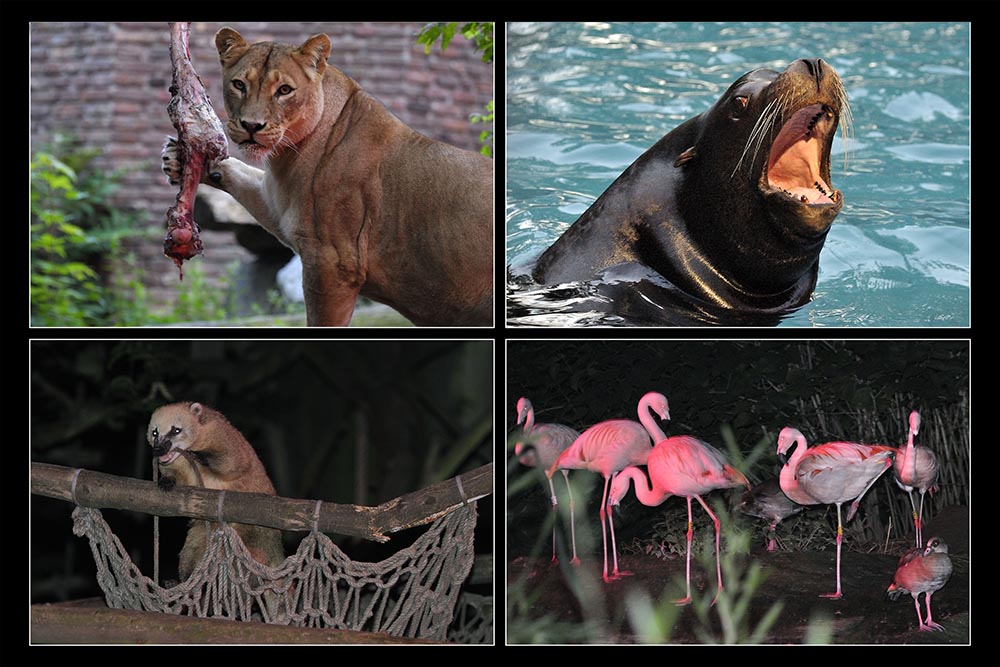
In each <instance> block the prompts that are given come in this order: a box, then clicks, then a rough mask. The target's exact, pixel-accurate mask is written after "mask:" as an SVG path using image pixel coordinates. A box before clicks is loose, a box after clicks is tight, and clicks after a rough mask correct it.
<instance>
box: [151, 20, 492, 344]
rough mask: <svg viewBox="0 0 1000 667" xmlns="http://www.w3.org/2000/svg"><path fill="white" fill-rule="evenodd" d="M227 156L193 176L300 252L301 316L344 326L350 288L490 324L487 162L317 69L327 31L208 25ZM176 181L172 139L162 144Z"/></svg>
mask: <svg viewBox="0 0 1000 667" xmlns="http://www.w3.org/2000/svg"><path fill="white" fill-rule="evenodd" d="M215 45H216V47H217V48H218V50H219V60H220V61H221V63H222V76H223V91H224V97H225V106H226V113H227V114H228V116H229V118H228V121H227V122H226V124H225V127H226V133H227V134H228V135H229V138H230V139H231V140H232V141H233V142H234V143H236V144H237V145H238V146H239V147H240V149H241V151H242V152H243V154H244V155H245V156H246V157H247V158H248V159H249V160H251V161H254V162H257V163H263V164H264V167H265V168H264V170H263V171H262V170H260V169H257V168H255V167H252V166H249V165H247V164H245V163H244V162H241V161H240V160H237V159H236V158H232V157H229V158H226V159H225V160H222V161H221V162H219V163H217V164H215V165H210V166H209V168H208V169H206V172H205V173H206V176H205V177H203V182H205V183H207V184H209V185H212V186H214V187H216V188H219V189H221V190H224V191H226V192H228V193H229V194H231V195H232V196H233V197H235V198H236V200H237V201H239V202H240V203H241V204H242V205H243V206H244V207H245V208H246V209H247V210H248V211H249V212H250V214H251V215H253V216H254V218H256V219H257V221H258V222H259V223H260V224H261V226H263V227H264V228H265V229H266V230H268V231H269V232H270V233H271V234H273V235H274V236H275V237H277V238H278V239H279V240H280V241H281V242H282V243H284V244H285V245H287V246H289V247H290V248H292V250H294V251H295V252H296V253H297V254H298V255H299V256H300V257H301V258H302V286H303V291H304V293H305V302H306V321H307V324H309V325H310V326H315V325H320V326H346V325H347V324H348V323H349V322H350V320H351V315H352V313H353V312H354V304H355V301H356V299H357V296H358V294H362V295H364V296H367V297H369V298H371V299H374V300H376V301H380V302H382V303H385V304H388V305H390V306H392V307H393V308H395V309H396V310H398V311H399V312H400V313H402V314H403V315H404V316H405V317H406V318H408V319H409V320H410V321H412V322H413V323H414V324H417V325H446V326H448V325H454V326H458V325H490V324H491V323H492V318H493V232H492V222H493V161H492V160H491V159H489V158H487V157H484V156H482V155H479V154H477V153H473V152H470V151H465V150H461V149H459V148H455V147H453V146H449V145H447V144H444V143H441V142H438V141H434V140H432V139H428V138H427V137H425V136H423V135H421V134H419V133H417V132H416V131H414V130H412V129H411V128H409V127H408V126H407V125H405V124H404V123H403V122H402V121H400V120H399V119H398V118H396V117H395V116H393V115H392V114H391V113H390V112H389V111H388V110H386V108H385V107H384V106H382V104H381V103H380V102H379V101H378V100H376V99H375V98H374V97H372V96H371V95H369V94H368V93H366V92H365V91H364V90H362V89H361V87H360V86H359V85H358V83H357V82H356V81H354V80H353V79H351V78H350V77H349V76H347V75H346V74H344V73H343V72H341V71H340V70H338V69H337V68H335V67H333V66H331V65H328V64H327V62H326V59H327V57H328V56H329V55H330V38H329V37H327V36H326V35H323V34H319V35H313V36H312V37H310V38H309V39H307V40H306V41H305V42H304V43H303V44H302V45H301V46H298V47H296V46H292V45H286V44H277V43H274V42H257V43H255V44H247V42H246V41H245V40H244V39H243V37H242V36H240V34H239V33H238V32H236V31H235V30H233V29H232V28H228V27H227V28H222V29H221V30H219V32H218V33H216V35H215ZM163 157H164V172H166V173H167V175H168V176H169V177H170V178H171V182H175V181H177V180H178V178H179V174H180V165H179V163H178V161H177V160H178V156H177V150H176V144H175V143H174V142H171V141H170V140H169V139H168V141H167V143H166V144H165V146H164V151H163Z"/></svg>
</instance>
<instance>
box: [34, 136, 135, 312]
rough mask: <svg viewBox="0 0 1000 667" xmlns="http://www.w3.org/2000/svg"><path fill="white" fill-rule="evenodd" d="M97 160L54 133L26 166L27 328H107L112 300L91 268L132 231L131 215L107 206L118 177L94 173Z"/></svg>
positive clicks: (96, 268)
mask: <svg viewBox="0 0 1000 667" xmlns="http://www.w3.org/2000/svg"><path fill="white" fill-rule="evenodd" d="M97 155H98V151H97V150H95V149H85V148H81V147H80V146H79V145H77V144H76V143H75V142H74V141H73V139H71V138H70V137H68V136H66V135H58V134H57V135H56V136H55V138H54V140H53V141H52V143H51V144H49V145H48V146H46V147H45V149H44V150H41V151H39V152H36V153H35V154H34V156H33V157H32V159H31V162H30V164H29V190H30V196H29V202H30V220H29V229H30V241H29V249H30V256H31V277H30V298H31V323H32V325H35V326H94V325H106V324H109V323H112V321H111V320H112V317H111V312H112V305H113V302H114V296H113V294H112V293H111V291H110V290H109V289H108V287H107V286H106V285H105V284H104V282H103V280H102V278H101V273H100V271H99V269H100V266H101V264H102V262H103V261H104V259H105V258H106V257H108V256H110V255H113V254H114V253H115V252H116V251H117V250H118V248H119V247H120V244H121V241H122V239H124V238H126V237H128V236H132V235H135V234H137V233H139V232H138V230H137V229H136V226H135V216H134V215H132V214H130V213H126V212H124V211H122V210H121V209H118V208H115V207H113V206H111V205H110V204H109V203H108V202H109V199H110V197H111V196H112V195H113V194H114V192H115V191H116V189H117V188H118V181H119V180H120V176H121V175H120V173H117V172H116V173H111V174H105V173H104V172H103V171H101V170H99V169H96V168H94V167H93V164H92V162H93V160H94V158H95V157H96V156H97Z"/></svg>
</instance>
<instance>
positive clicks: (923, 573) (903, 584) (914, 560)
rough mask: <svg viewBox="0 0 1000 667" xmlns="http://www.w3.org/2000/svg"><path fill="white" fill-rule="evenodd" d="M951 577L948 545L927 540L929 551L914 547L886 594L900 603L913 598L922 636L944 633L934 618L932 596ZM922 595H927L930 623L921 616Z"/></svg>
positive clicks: (939, 541)
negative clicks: (907, 596)
mask: <svg viewBox="0 0 1000 667" xmlns="http://www.w3.org/2000/svg"><path fill="white" fill-rule="evenodd" d="M949 577H951V558H950V557H949V556H948V545H947V544H945V543H944V542H943V541H942V540H941V538H938V537H932V538H931V539H929V540H927V547H926V548H924V549H921V548H920V547H914V548H913V549H910V550H909V551H907V552H906V553H905V554H903V557H902V558H900V559H899V566H898V567H897V568H896V575H895V576H894V577H893V578H892V583H891V584H890V585H889V588H888V590H886V593H887V594H888V596H889V598H890V599H892V600H898V599H899V598H900V596H902V595H903V594H904V593H909V594H910V595H911V596H912V597H913V606H914V607H915V608H916V610H917V621H919V623H920V626H919V629H920V632H926V631H928V630H944V627H943V626H941V625H938V624H937V623H935V622H934V619H933V618H931V595H933V594H934V593H935V592H937V591H938V590H940V589H941V588H943V587H944V585H945V584H946V583H947V582H948V578H949ZM921 593H926V594H927V595H926V596H925V597H924V601H925V602H926V604H927V620H926V621H924V619H923V618H922V617H921V616H920V601H919V597H920V594H921Z"/></svg>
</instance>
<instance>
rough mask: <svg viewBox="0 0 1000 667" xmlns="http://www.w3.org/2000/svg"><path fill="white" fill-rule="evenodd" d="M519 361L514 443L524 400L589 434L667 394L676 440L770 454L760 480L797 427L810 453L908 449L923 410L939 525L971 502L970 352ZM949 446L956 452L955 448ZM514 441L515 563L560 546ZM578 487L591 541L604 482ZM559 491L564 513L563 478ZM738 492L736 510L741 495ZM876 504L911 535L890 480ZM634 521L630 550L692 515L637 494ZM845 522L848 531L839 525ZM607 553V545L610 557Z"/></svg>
mask: <svg viewBox="0 0 1000 667" xmlns="http://www.w3.org/2000/svg"><path fill="white" fill-rule="evenodd" d="M507 357H508V361H507V369H508V370H507V373H508V375H507V396H506V401H505V420H506V428H507V431H508V433H509V432H510V431H511V430H512V429H514V428H515V424H516V419H517V416H516V413H515V406H516V403H517V399H518V398H519V397H520V396H527V397H528V398H530V399H531V401H532V403H533V404H534V408H535V418H536V420H537V421H538V422H539V423H541V422H557V423H562V424H566V425H568V426H571V427H573V428H576V429H577V430H579V431H581V432H582V431H583V430H584V429H585V428H587V427H588V426H590V425H592V424H594V423H596V422H599V421H603V420H605V419H613V418H628V419H633V420H634V419H637V414H636V407H637V404H638V401H639V399H640V398H641V397H642V395H643V394H644V393H646V392H647V391H659V392H661V393H663V394H664V395H666V397H667V399H668V401H669V404H670V416H671V421H669V422H664V423H661V426H662V428H663V429H664V431H665V432H666V434H667V435H668V436H671V435H681V434H690V435H694V436H696V437H698V438H700V439H702V440H705V441H706V442H708V443H710V444H712V445H714V446H715V447H717V448H719V449H720V450H723V451H726V443H727V441H729V442H731V443H732V445H733V446H735V447H737V448H738V449H739V450H740V452H742V453H743V454H747V453H749V452H751V451H752V450H753V449H754V448H755V447H759V448H765V447H766V449H767V451H766V452H765V453H763V454H762V455H761V456H760V457H759V459H758V460H757V462H756V463H755V464H754V465H753V466H752V467H750V468H747V469H743V470H742V471H743V472H744V473H745V474H746V475H747V476H748V477H749V478H750V479H751V481H752V482H754V483H756V482H759V481H761V480H762V479H765V478H768V477H773V476H776V475H777V473H778V471H779V469H780V468H779V464H778V460H777V457H776V455H775V454H774V452H775V450H776V443H777V435H778V432H779V431H780V430H781V429H782V428H783V427H785V426H795V427H797V428H798V429H799V430H801V431H802V432H803V434H804V435H805V437H806V440H807V442H808V443H809V444H810V445H813V444H818V443H822V442H829V441H832V440H852V441H855V442H863V443H878V444H887V445H892V446H899V445H902V444H905V442H906V433H907V424H908V421H907V418H908V415H909V412H910V410H912V409H918V410H920V411H921V416H922V418H923V425H922V427H921V434H922V436H923V439H921V438H920V437H918V439H917V444H922V445H925V446H928V447H931V448H932V449H935V450H936V453H937V455H938V457H939V459H941V462H942V470H943V472H942V487H943V488H942V490H941V492H940V493H939V494H938V495H936V496H935V497H934V498H933V499H932V497H931V496H928V497H927V502H928V503H929V508H930V511H931V513H932V514H931V516H933V511H934V509H935V505H938V506H943V505H944V504H960V505H968V504H969V477H970V459H969V454H970V452H969V441H970V436H969V422H968V412H969V368H970V365H969V364H970V359H969V342H968V341H964V340H954V341H953V340H877V341H875V340H846V341H845V340H828V341H784V340H765V341H739V340H732V341H725V340H723V341H690V340H668V341H663V340H660V341H656V340H641V341H625V340H621V341H548V340H534V341H509V342H508V344H507ZM932 436H933V437H932ZM934 438H938V439H939V440H940V441H938V442H936V441H935V440H934ZM945 440H947V442H948V443H949V445H950V447H951V449H950V450H945V449H944V441H945ZM764 441H766V442H764ZM512 443H513V441H512V440H509V442H508V450H507V455H506V458H507V463H506V465H507V483H508V488H509V489H510V490H509V491H508V497H507V554H508V558H509V559H512V558H516V557H517V556H520V555H526V554H527V553H529V552H530V551H531V550H532V549H535V550H540V554H539V555H542V556H544V555H545V554H547V553H549V551H547V550H548V549H551V547H550V546H548V545H549V544H550V543H549V542H548V540H549V539H551V538H548V537H546V535H548V533H546V534H544V535H543V534H540V531H541V530H542V526H543V522H544V521H545V520H546V517H547V513H549V512H550V507H549V505H548V501H547V498H548V495H549V492H548V488H547V486H545V485H544V483H543V480H542V478H541V477H538V478H537V482H538V483H530V482H528V481H526V480H524V479H522V478H523V477H525V476H532V477H534V476H537V473H536V472H535V471H533V470H530V469H526V468H524V467H523V466H520V465H519V464H518V463H517V460H516V459H515V457H514V456H513V451H512V447H513V444H512ZM570 478H571V479H573V480H578V482H579V483H580V484H590V486H589V487H585V494H584V495H583V497H582V498H581V497H579V496H578V497H577V498H576V506H577V509H576V525H577V531H578V535H577V537H578V541H579V537H580V535H579V531H580V530H581V527H580V526H581V524H582V523H588V524H592V525H591V530H596V529H597V526H598V525H599V524H598V504H599V501H600V496H601V488H602V484H603V479H602V478H601V476H600V475H598V474H596V473H587V472H584V471H581V472H573V473H571V475H570ZM553 481H554V482H555V484H556V486H555V489H556V494H557V496H559V497H560V502H565V496H564V494H565V486H564V483H563V481H562V479H561V476H556V477H554V478H553ZM578 482H574V485H575V484H577V483H578ZM586 489H589V493H586ZM731 495H732V496H733V498H732V500H734V501H735V499H736V498H738V496H739V494H738V493H736V492H733V493H732V494H731ZM869 496H870V497H869ZM588 501H589V502H588ZM865 502H866V503H870V504H871V505H873V508H872V511H871V514H872V518H873V519H875V518H876V514H877V513H878V512H881V513H883V514H884V513H887V512H888V510H889V508H888V507H886V505H889V504H891V505H892V509H893V511H895V512H896V514H897V515H900V516H902V517H904V518H903V519H900V521H901V522H902V523H899V522H897V523H896V525H897V526H900V525H902V526H903V527H904V529H905V527H907V524H906V522H905V521H906V520H905V517H908V516H909V512H910V506H909V501H908V500H907V498H906V494H904V493H903V492H902V491H900V490H899V489H898V488H897V487H896V485H895V483H894V482H893V481H892V480H891V476H890V475H886V476H885V478H884V479H881V480H879V483H878V484H877V485H876V487H875V488H873V491H872V492H871V493H869V494H868V496H866V498H865ZM874 506H877V507H874ZM622 510H623V511H622V512H621V516H620V515H619V513H618V512H616V514H615V517H614V520H615V530H616V532H617V535H618V544H619V546H621V545H622V544H627V543H628V542H629V541H630V540H631V539H632V538H634V537H643V536H645V535H648V533H649V529H650V526H651V524H652V523H653V522H655V518H656V517H662V515H663V513H664V512H665V511H673V512H686V505H685V503H684V501H683V499H672V500H668V501H667V502H666V503H665V504H664V505H663V506H661V507H658V508H656V507H654V508H646V507H643V506H641V505H639V503H638V502H636V501H635V498H634V497H632V498H626V499H625V500H623V502H622ZM926 513H927V510H925V520H926ZM832 517H833V518H832V520H833V526H834V528H833V530H835V529H836V514H835V513H832ZM858 523H859V522H854V524H851V525H855V524H858ZM868 525H871V524H868ZM876 525H878V524H876ZM908 527H909V528H911V529H912V525H910V526H908ZM874 532H876V531H875V530H874V529H873V533H874ZM883 534H884V533H883ZM599 544H600V540H599V538H598V547H597V549H598V550H597V554H598V555H599V554H600V546H599ZM578 546H579V545H578Z"/></svg>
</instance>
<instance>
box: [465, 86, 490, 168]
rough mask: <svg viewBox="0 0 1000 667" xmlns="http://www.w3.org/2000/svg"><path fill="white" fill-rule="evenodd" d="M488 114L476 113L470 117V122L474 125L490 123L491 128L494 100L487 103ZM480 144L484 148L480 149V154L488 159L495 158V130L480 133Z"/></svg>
mask: <svg viewBox="0 0 1000 667" xmlns="http://www.w3.org/2000/svg"><path fill="white" fill-rule="evenodd" d="M485 109H486V113H484V114H478V113H474V114H472V115H471V116H469V120H470V121H471V122H472V123H484V124H485V123H489V124H490V125H491V126H492V124H493V100H490V101H489V102H487V103H486V107H485ZM479 143H481V144H482V145H483V146H482V148H480V149H479V152H480V153H482V154H483V155H485V156H486V157H493V130H492V129H485V130H483V131H482V132H480V133H479Z"/></svg>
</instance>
